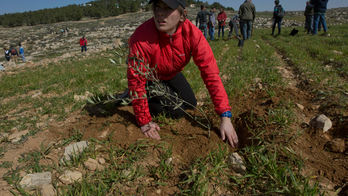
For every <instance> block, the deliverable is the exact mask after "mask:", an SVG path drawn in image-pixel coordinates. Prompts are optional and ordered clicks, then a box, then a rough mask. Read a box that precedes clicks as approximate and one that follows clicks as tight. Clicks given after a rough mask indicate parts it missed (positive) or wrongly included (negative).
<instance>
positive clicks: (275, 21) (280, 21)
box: [272, 18, 282, 35]
mask: <svg viewBox="0 0 348 196" xmlns="http://www.w3.org/2000/svg"><path fill="white" fill-rule="evenodd" d="M277 24H278V34H280V31H281V24H282V19H281V18H276V19H275V20H274V24H273V27H272V35H274V29H275V26H276V25H277Z"/></svg>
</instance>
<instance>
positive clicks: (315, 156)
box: [274, 47, 348, 194]
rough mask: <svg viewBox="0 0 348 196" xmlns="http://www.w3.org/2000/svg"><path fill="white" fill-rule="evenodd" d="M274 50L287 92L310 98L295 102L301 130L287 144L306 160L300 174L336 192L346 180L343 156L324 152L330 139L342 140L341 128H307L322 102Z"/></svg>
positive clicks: (290, 63)
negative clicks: (289, 90) (323, 130)
mask: <svg viewBox="0 0 348 196" xmlns="http://www.w3.org/2000/svg"><path fill="white" fill-rule="evenodd" d="M275 49H276V52H275V54H274V56H275V57H276V58H278V59H279V62H280V64H281V65H280V66H279V67H278V69H279V73H280V74H281V75H282V77H283V78H284V79H283V81H284V82H286V83H287V84H288V87H289V88H290V89H293V90H294V91H295V92H297V93H298V94H307V95H308V96H309V97H308V98H310V99H307V100H298V103H296V104H301V107H303V108H304V109H297V118H298V119H299V122H300V124H302V125H301V126H302V129H303V128H304V129H303V130H304V131H303V134H301V136H299V137H298V138H297V139H296V141H295V142H294V144H293V145H291V146H292V148H293V149H294V150H295V152H296V153H297V154H299V155H301V156H302V157H303V158H304V159H307V160H306V161H305V169H304V171H303V172H302V174H303V175H309V176H312V179H314V180H319V181H321V184H322V185H321V186H322V187H327V188H328V189H337V188H338V187H341V186H344V183H342V182H344V181H346V182H347V180H348V177H347V176H348V167H347V153H337V152H330V151H328V150H327V146H328V144H329V143H330V142H331V141H335V140H334V139H343V140H344V139H345V136H343V135H344V133H343V132H345V131H344V130H342V126H344V125H341V124H339V123H335V122H333V128H332V129H330V130H329V131H328V132H325V133H323V132H322V130H321V129H318V128H313V127H308V124H309V121H310V119H311V118H312V117H314V116H316V115H318V114H322V112H323V111H320V110H319V107H320V105H323V104H325V103H324V101H322V102H314V101H313V100H314V98H315V97H316V95H314V94H312V93H311V92H310V91H309V90H310V89H311V88H313V86H311V85H309V84H308V81H306V80H305V79H303V78H302V76H301V73H300V72H299V69H298V68H297V67H296V65H295V64H294V63H293V62H292V60H291V59H290V58H289V57H287V56H286V55H285V54H284V53H282V52H281V51H279V50H278V49H277V48H276V47H275ZM324 112H325V113H324V114H328V113H330V111H328V110H326V111H324ZM301 122H302V123H301ZM294 129H296V127H294ZM297 129H298V127H297ZM313 176H314V177H313ZM320 176H322V177H320ZM328 193H329V194H333V193H334V192H331V191H329V192H328Z"/></svg>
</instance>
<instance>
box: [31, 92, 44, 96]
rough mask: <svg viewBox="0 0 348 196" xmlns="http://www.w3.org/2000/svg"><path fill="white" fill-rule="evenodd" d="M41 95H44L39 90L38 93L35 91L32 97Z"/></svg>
mask: <svg viewBox="0 0 348 196" xmlns="http://www.w3.org/2000/svg"><path fill="white" fill-rule="evenodd" d="M40 95H42V92H41V91H39V92H38V93H35V94H34V95H32V96H31V98H35V97H38V96H40Z"/></svg>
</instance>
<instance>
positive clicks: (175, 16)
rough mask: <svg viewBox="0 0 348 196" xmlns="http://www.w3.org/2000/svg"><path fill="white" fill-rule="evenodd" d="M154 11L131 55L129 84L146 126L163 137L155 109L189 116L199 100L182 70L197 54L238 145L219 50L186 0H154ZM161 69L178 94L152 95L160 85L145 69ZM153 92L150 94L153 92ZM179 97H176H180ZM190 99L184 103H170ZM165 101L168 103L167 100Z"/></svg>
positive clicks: (225, 128)
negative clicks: (189, 14)
mask: <svg viewBox="0 0 348 196" xmlns="http://www.w3.org/2000/svg"><path fill="white" fill-rule="evenodd" d="M149 3H150V4H151V3H152V11H153V14H154V17H153V18H151V19H149V20H147V21H146V22H144V23H143V24H142V25H140V26H139V27H138V28H137V29H136V30H135V32H134V34H133V35H132V37H131V40H130V48H129V52H130V54H129V56H128V69H127V77H128V88H129V91H130V93H129V95H130V96H131V98H133V101H132V106H133V110H134V114H135V118H136V121H137V123H138V124H139V126H140V127H141V131H142V132H143V133H144V134H145V135H146V136H147V137H151V138H154V139H160V135H159V133H158V131H159V130H160V128H159V126H158V125H157V124H156V123H154V122H152V117H151V114H152V115H156V114H159V113H166V114H169V115H170V116H172V117H182V116H184V110H185V109H188V108H190V107H192V106H196V105H197V100H196V98H195V95H194V94H193V91H192V89H191V87H190V85H189V84H188V82H187V81H186V79H185V77H184V75H183V74H182V73H181V71H182V70H183V69H184V67H185V66H186V65H187V64H188V63H189V61H190V59H191V57H193V60H194V62H195V64H196V65H197V66H198V68H199V70H200V72H201V76H202V78H203V81H204V83H205V85H206V87H207V89H208V91H209V94H210V96H211V99H212V101H213V103H214V106H215V111H216V113H217V114H218V115H220V116H221V125H220V132H221V137H222V139H223V140H225V139H227V140H228V141H229V143H230V144H231V146H232V147H236V146H238V137H237V134H236V132H235V130H234V128H233V125H232V123H231V119H230V118H231V115H232V114H231V112H230V110H231V107H230V106H229V101H228V97H227V93H226V91H225V89H224V86H223V84H222V82H221V79H220V77H219V69H218V66H217V63H216V60H215V58H214V54H213V52H212V50H211V48H210V46H209V44H208V42H207V40H206V39H205V37H204V36H203V34H202V32H201V31H200V30H199V29H198V28H197V27H196V26H194V25H193V24H192V23H191V22H190V21H189V20H186V15H187V11H186V9H185V6H186V1H185V0H150V2H149ZM153 70H155V73H154V75H155V76H156V80H159V81H160V84H161V86H163V87H164V88H165V89H168V92H169V93H170V94H171V95H172V96H170V97H169V98H168V96H161V95H158V96H146V95H149V93H150V92H149V91H148V92H147V91H146V89H145V86H146V85H147V86H148V88H149V87H151V85H152V86H153V85H154V80H153V79H154V78H152V79H151V78H149V77H144V75H143V74H139V72H140V71H141V72H142V73H145V72H149V71H153ZM147 97H148V98H147ZM174 97H175V98H174ZM178 97H180V98H181V99H183V100H185V101H186V102H187V103H188V104H187V103H184V104H181V105H180V107H179V108H175V105H171V104H170V103H180V101H179V100H178ZM163 103H164V105H163Z"/></svg>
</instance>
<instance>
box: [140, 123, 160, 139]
mask: <svg viewBox="0 0 348 196" xmlns="http://www.w3.org/2000/svg"><path fill="white" fill-rule="evenodd" d="M140 129H141V131H142V132H143V134H144V135H146V136H147V137H151V138H153V139H156V140H160V139H161V137H160V135H159V133H158V131H159V130H160V127H159V126H158V125H157V124H156V123H154V122H152V121H151V122H149V123H147V124H146V125H144V126H141V128H140Z"/></svg>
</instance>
